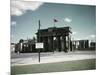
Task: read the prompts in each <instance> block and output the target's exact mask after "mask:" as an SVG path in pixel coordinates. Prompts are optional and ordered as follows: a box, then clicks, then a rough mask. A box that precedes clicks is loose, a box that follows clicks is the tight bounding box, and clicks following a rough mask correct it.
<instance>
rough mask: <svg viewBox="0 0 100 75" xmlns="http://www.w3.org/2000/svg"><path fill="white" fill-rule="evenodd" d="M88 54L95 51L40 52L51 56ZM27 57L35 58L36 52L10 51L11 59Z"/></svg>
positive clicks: (42, 54)
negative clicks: (17, 52) (18, 52)
mask: <svg viewBox="0 0 100 75" xmlns="http://www.w3.org/2000/svg"><path fill="white" fill-rule="evenodd" d="M58 54H59V55H73V54H74V55H78V54H81V55H84V54H85V55H89V54H95V51H75V52H68V53H64V52H54V53H53V52H46V53H41V57H44V56H52V55H58ZM29 57H33V58H36V57H38V53H20V54H16V53H11V59H16V58H29Z"/></svg>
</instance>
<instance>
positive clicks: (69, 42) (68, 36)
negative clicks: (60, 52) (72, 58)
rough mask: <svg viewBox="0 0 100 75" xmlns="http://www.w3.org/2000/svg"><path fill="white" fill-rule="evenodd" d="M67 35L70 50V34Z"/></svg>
mask: <svg viewBox="0 0 100 75" xmlns="http://www.w3.org/2000/svg"><path fill="white" fill-rule="evenodd" d="M67 37H68V51H70V37H69V35H68V36H67Z"/></svg>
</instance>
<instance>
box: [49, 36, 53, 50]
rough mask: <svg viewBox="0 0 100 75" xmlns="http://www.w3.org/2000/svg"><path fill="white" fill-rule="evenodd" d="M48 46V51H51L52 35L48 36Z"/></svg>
mask: <svg viewBox="0 0 100 75" xmlns="http://www.w3.org/2000/svg"><path fill="white" fill-rule="evenodd" d="M48 45H49V46H48V47H49V49H48V50H49V51H53V37H52V36H49V37H48Z"/></svg>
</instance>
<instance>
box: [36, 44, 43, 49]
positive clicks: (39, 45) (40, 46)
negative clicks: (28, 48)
mask: <svg viewBox="0 0 100 75" xmlns="http://www.w3.org/2000/svg"><path fill="white" fill-rule="evenodd" d="M35 47H36V49H39V48H43V43H36V45H35Z"/></svg>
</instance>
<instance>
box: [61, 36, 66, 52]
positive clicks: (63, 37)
mask: <svg viewBox="0 0 100 75" xmlns="http://www.w3.org/2000/svg"><path fill="white" fill-rule="evenodd" d="M62 41H63V51H65V52H67V47H66V36H62Z"/></svg>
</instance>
